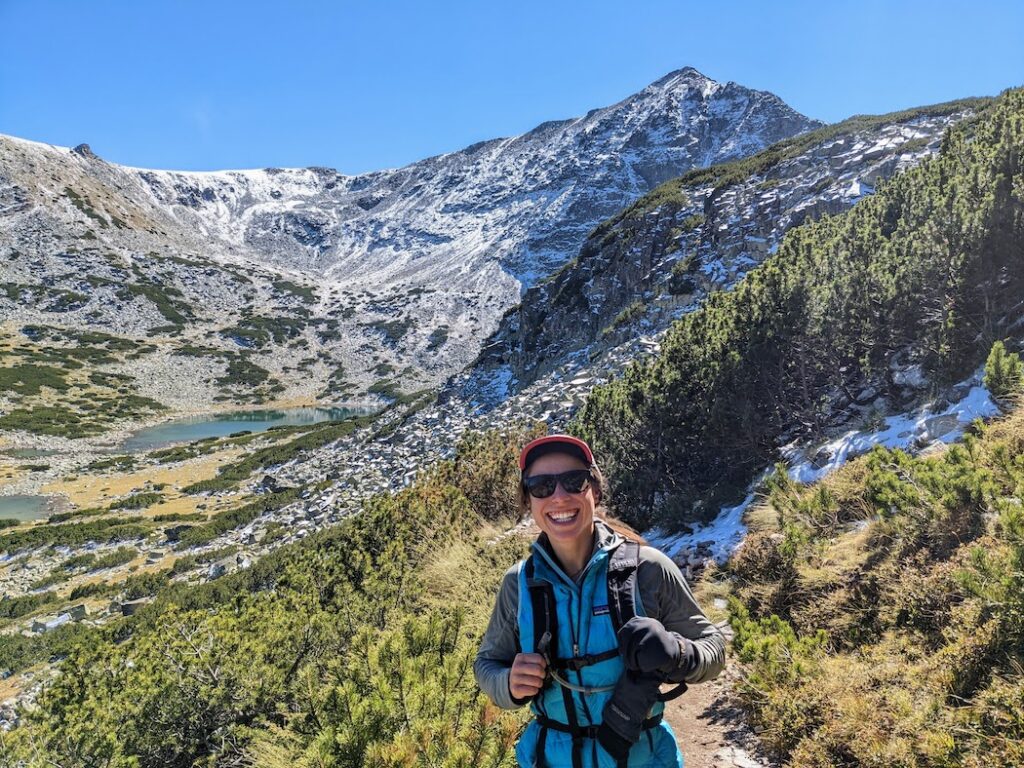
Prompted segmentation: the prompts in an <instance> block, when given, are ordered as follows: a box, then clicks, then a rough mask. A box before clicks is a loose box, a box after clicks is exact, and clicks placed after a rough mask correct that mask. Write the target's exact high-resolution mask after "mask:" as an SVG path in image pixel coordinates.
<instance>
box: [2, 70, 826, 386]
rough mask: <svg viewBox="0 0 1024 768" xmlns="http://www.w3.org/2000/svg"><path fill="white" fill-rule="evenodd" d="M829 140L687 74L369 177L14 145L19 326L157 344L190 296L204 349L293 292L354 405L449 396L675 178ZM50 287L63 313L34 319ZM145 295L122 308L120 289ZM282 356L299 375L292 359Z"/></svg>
mask: <svg viewBox="0 0 1024 768" xmlns="http://www.w3.org/2000/svg"><path fill="white" fill-rule="evenodd" d="M818 125H819V124H818V123H816V122H815V121H812V120H809V119H807V118H805V117H803V116H801V115H799V114H798V113H796V112H794V111H793V110H792V109H790V108H789V107H788V106H786V105H785V104H784V103H782V102H781V101H780V100H779V99H778V98H777V97H775V96H773V95H772V94H770V93H765V92H761V91H753V90H750V89H747V88H743V87H742V86H739V85H736V84H735V83H727V84H721V83H716V82H714V81H712V80H709V79H708V78H706V77H704V76H703V75H701V74H700V73H699V72H697V71H696V70H694V69H683V70H680V71H678V72H673V73H671V74H670V75H667V76H666V77H664V78H662V79H661V80H659V81H657V82H655V83H653V84H651V85H650V86H648V87H647V88H645V89H644V90H642V91H641V92H639V93H637V94H634V95H633V96H630V97H629V98H627V99H625V100H623V101H621V102H619V103H618V104H615V105H613V106H610V107H606V108H603V109H596V110H593V111H591V112H589V113H588V114H587V115H585V116H583V117H579V118H575V119H570V120H563V121H556V122H549V123H544V124H543V125H540V126H538V127H537V128H535V129H534V130H532V131H530V132H529V133H526V134H524V135H522V136H517V137H512V138H505V139H495V140H492V141H486V142H482V143H480V144H476V145H473V146H471V147H468V148H466V149H464V150H462V151H459V152H453V153H450V154H446V155H441V156H438V157H432V158H428V159H426V160H423V161H421V162H417V163H414V164H412V165H410V166H407V167H405V168H400V169H396V170H387V171H380V172H376V173H368V174H362V175H358V176H346V175H343V174H340V173H338V172H336V171H334V170H331V169H327V168H306V169H290V170H284V169H274V168H269V169H263V170H252V171H224V172H212V173H177V172H169V171H155V170H144V169H136V168H127V167H123V166H117V165H114V164H111V163H107V162H105V161H103V160H102V159H101V158H98V157H97V156H96V155H95V154H94V153H93V152H92V151H91V150H90V149H89V148H88V146H87V145H84V144H82V145H79V146H78V147H76V148H75V149H73V150H68V149H62V148H58V147H51V146H48V145H42V144H34V143H32V142H26V141H22V140H18V139H10V138H5V137H0V282H3V283H5V284H9V285H10V286H12V287H11V288H10V289H9V290H6V291H0V318H3V319H15V320H18V321H21V322H33V323H43V324H46V323H52V324H59V325H63V326H69V327H77V328H90V329H102V330H106V331H112V332H115V333H122V334H127V335H134V336H146V335H147V334H149V333H151V332H154V329H159V328H161V327H162V326H166V325H168V321H167V316H168V315H169V314H170V315H171V316H172V318H173V314H172V313H171V312H170V311H168V307H169V306H170V305H169V304H168V303H167V302H164V304H163V311H162V312H161V311H158V310H160V307H159V306H158V305H157V304H156V303H154V302H153V301H152V300H150V298H147V297H151V296H153V295H155V293H156V292H160V291H163V292H164V293H167V292H168V291H170V292H171V299H173V301H172V302H171V303H172V304H174V305H175V306H174V307H171V309H173V311H174V312H178V313H179V314H182V315H184V316H185V319H184V321H183V322H182V323H178V325H179V326H181V325H184V326H186V327H185V330H184V334H185V335H186V336H188V335H189V331H190V330H193V331H196V333H195V334H194V335H196V336H199V335H200V333H199V332H198V331H200V330H201V331H202V333H203V334H205V333H206V332H207V331H213V333H214V334H215V335H216V334H217V333H219V331H220V330H222V329H228V328H231V327H232V326H233V325H234V324H235V323H237V321H238V318H239V316H241V315H243V314H245V313H248V314H249V315H259V316H267V315H272V314H273V313H274V311H275V302H276V301H277V299H276V298H275V294H276V295H280V294H281V291H275V290H274V289H273V287H272V286H273V283H274V282H275V281H276V280H280V278H281V275H282V273H283V274H285V275H287V276H288V279H289V280H292V281H295V282H298V283H300V284H302V285H311V286H313V287H315V288H316V289H317V294H316V298H315V300H314V301H311V302H308V306H306V307H305V309H306V310H308V312H309V313H310V316H309V318H307V319H308V320H309V321H310V322H307V323H306V325H307V326H308V327H310V328H312V326H313V323H314V322H315V321H324V322H329V323H331V325H330V327H329V328H326V330H327V331H328V332H329V334H328V335H329V336H330V337H331V338H330V339H328V340H327V341H326V342H325V341H324V339H323V338H322V337H323V336H324V335H325V334H324V333H321V334H320V336H321V338H317V336H316V335H315V334H314V333H313V332H312V331H311V330H307V331H301V332H299V335H298V336H297V337H295V339H298V338H301V339H302V340H304V341H305V342H306V343H307V344H308V352H307V351H302V352H300V353H291V356H292V357H294V356H295V355H296V354H298V355H299V356H305V357H308V358H317V357H318V353H319V352H320V351H324V352H325V357H324V359H325V360H326V359H329V360H330V364H329V365H326V366H325V368H324V370H323V371H322V372H321V374H322V378H323V380H322V381H320V382H319V383H320V385H326V383H327V382H326V378H327V374H328V373H329V370H328V369H330V370H335V369H337V367H338V366H339V365H340V366H342V367H343V368H344V369H345V371H346V376H347V380H348V382H349V383H350V384H351V385H352V390H351V392H350V393H349V394H357V393H358V392H359V391H360V390H362V391H363V392H365V390H366V388H368V387H370V386H372V385H373V384H375V383H376V384H379V383H380V379H381V374H380V373H379V372H378V373H374V371H380V370H384V371H395V372H399V371H404V370H407V369H408V370H410V371H415V372H416V373H415V374H413V373H411V372H410V373H409V374H407V375H405V376H399V377H397V378H396V380H395V382H393V383H394V384H395V385H396V386H398V387H399V388H405V389H406V390H407V391H408V390H409V389H416V388H421V387H423V386H431V385H437V384H439V383H441V382H443V381H444V380H445V378H447V377H448V376H450V375H451V374H453V373H455V372H456V371H458V370H460V369H461V368H462V367H464V366H465V365H466V364H468V363H469V362H470V361H472V360H473V358H474V357H475V356H476V354H477V352H478V351H479V345H480V341H481V340H482V339H483V338H485V337H486V336H487V335H488V334H490V333H491V332H493V331H494V330H495V329H496V327H497V323H498V320H499V319H500V318H501V316H502V313H503V312H505V311H506V310H507V309H508V308H509V307H510V306H512V305H514V304H515V303H516V302H517V301H518V300H519V297H520V295H521V292H522V291H523V290H525V289H528V288H529V287H531V286H533V285H535V284H536V283H537V282H538V281H539V280H540V279H541V278H543V277H544V276H546V275H547V274H549V273H550V272H551V271H553V270H554V269H557V268H559V267H561V266H562V265H563V264H564V263H565V261H566V260H567V259H568V258H570V257H571V256H573V255H574V254H575V253H576V252H577V251H578V249H579V247H580V245H581V244H582V243H583V241H584V240H585V238H586V236H587V234H588V233H589V232H590V231H591V230H592V229H593V228H594V227H595V226H596V225H597V224H598V223H600V222H601V221H603V220H604V219H606V218H607V217H609V216H611V215H613V214H614V213H616V212H617V211H619V210H621V209H622V208H623V207H624V206H625V205H628V204H629V203H631V202H632V201H634V200H636V199H637V198H638V197H640V196H641V195H643V194H645V193H646V192H648V191H650V190H651V189H652V188H653V187H654V186H656V185H657V184H659V183H660V182H662V181H664V180H666V179H669V178H672V177H674V176H677V175H679V174H680V173H683V172H685V171H687V170H689V169H691V168H695V167H701V166H706V165H709V164H712V163H719V162H722V161H726V160H730V159H734V158H739V157H743V156H747V155H750V154H752V153H754V152H757V151H758V150H760V149H762V148H764V147H765V146H767V145H769V144H771V143H773V142H776V141H778V140H780V139H783V138H786V137H789V136H793V135H795V134H799V133H801V132H804V131H807V130H809V129H813V128H815V127H817V126H818ZM156 257H160V258H162V261H161V262H160V268H159V270H156V271H155V261H154V259H155V258H156ZM174 258H179V259H180V258H185V259H187V260H188V261H190V262H192V263H185V262H182V261H177V262H175V261H169V259H174ZM239 272H242V273H244V274H242V276H241V277H239V275H238V273H239ZM87 275H91V276H93V277H94V279H93V281H92V283H91V284H86V283H84V282H83V279H84V278H85V277H86V276H87ZM247 279H248V281H249V282H246V280H247ZM42 280H49V281H50V282H49V283H48V284H47V285H46V286H45V287H46V288H47V290H48V294H47V295H48V296H49V295H50V294H53V295H55V296H57V297H58V298H59V299H60V300H59V301H50V302H49V303H40V302H39V301H28V300H25V301H21V302H19V301H18V298H19V296H21V297H24V296H25V295H27V294H25V292H24V290H23V288H24V287H25V286H28V287H32V286H38V285H39V284H40V282H41V281H42ZM139 281H142V283H144V284H145V285H148V286H149V287H140V288H137V289H136V290H135V291H134V292H133V293H131V294H130V295H129V294H126V293H125V292H124V291H123V290H122V291H121V293H120V295H121V296H122V298H117V299H116V301H115V300H114V299H115V298H116V297H114V296H113V295H112V292H113V291H115V290H116V289H115V287H114V286H115V284H124V283H126V282H132V283H138V282H139ZM154 283H156V285H155V287H154V285H153V284H154ZM174 291H177V292H179V293H180V294H181V295H180V296H179V295H177V294H175V293H174ZM115 307H116V309H115ZM189 308H190V309H191V311H190V312H189V311H186V309H189ZM53 313H59V317H58V316H55V315H54V314H53ZM289 317H290V318H291V319H292V320H294V318H295V313H294V312H292V313H291V314H290V315H289ZM289 322H291V321H289ZM172 324H173V323H172ZM291 324H292V325H293V326H294V325H295V323H293V322H292V323H291ZM179 330H180V329H179ZM324 330H325V328H324V327H323V326H321V331H324ZM154 334H155V336H157V337H159V336H160V335H161V334H160V333H159V331H156V332H154ZM204 338H205V335H204ZM295 339H293V340H295ZM325 345H326V349H325V348H324V346H325ZM265 349H266V350H267V351H268V354H269V351H271V350H275V349H276V350H278V352H279V355H278V357H279V358H280V359H279V360H278V361H277V363H275V361H274V360H270V359H268V360H265V361H264V364H266V366H267V367H269V368H270V369H272V370H279V369H280V368H281V366H283V365H284V364H285V362H286V358H287V357H288V356H289V355H288V354H287V353H285V352H284V350H283V349H282V348H281V345H279V344H277V341H276V340H275V341H274V342H272V343H269V344H268V345H266V348H265ZM303 349H304V350H305V349H306V348H303ZM314 368H315V366H314ZM413 379H415V380H413ZM309 389H310V391H315V390H316V389H317V387H310V388H309ZM298 394H299V393H298V392H295V393H293V392H291V391H289V392H288V396H292V395H295V396H298Z"/></svg>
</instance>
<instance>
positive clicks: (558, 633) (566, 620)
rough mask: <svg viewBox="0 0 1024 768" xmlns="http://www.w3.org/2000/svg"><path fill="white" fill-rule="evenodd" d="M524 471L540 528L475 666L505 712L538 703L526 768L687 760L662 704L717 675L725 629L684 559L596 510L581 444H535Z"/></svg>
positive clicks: (590, 466) (599, 484)
mask: <svg viewBox="0 0 1024 768" xmlns="http://www.w3.org/2000/svg"><path fill="white" fill-rule="evenodd" d="M519 468H520V470H521V472H522V481H521V484H520V502H521V505H522V510H523V512H524V513H527V512H528V513H529V514H530V515H532V517H533V520H534V522H535V523H536V524H537V527H538V528H540V530H541V533H540V535H539V536H538V537H537V540H536V541H535V542H534V544H533V553H532V554H531V555H530V556H529V557H528V558H526V559H525V560H523V561H521V562H519V563H517V564H516V565H515V566H513V567H512V568H510V569H509V571H508V572H507V573H506V574H505V578H504V580H503V582H502V586H501V591H500V593H499V595H498V599H497V602H496V604H495V607H494V611H493V613H492V614H491V619H490V623H489V624H488V626H487V632H486V633H485V635H484V638H483V641H482V643H481V646H480V650H479V652H478V653H477V658H476V663H475V665H474V672H475V674H476V679H477V682H478V684H479V685H480V687H481V688H482V689H483V690H484V692H486V693H487V695H488V696H490V697H491V699H492V700H493V701H494V702H495V703H496V704H497V705H498V706H500V707H504V708H506V709H512V708H515V707H521V706H523V705H524V704H526V703H527V702H530V704H531V710H532V711H533V714H534V719H533V721H532V722H531V723H530V725H529V726H528V727H527V729H526V731H525V732H524V734H523V736H522V738H521V739H520V741H519V744H518V746H517V748H516V756H517V758H518V760H519V764H520V765H523V766H534V765H539V766H544V765H548V766H573V768H582V767H583V766H595V767H597V766H600V768H610V767H611V766H630V767H631V768H633V767H636V766H653V765H658V766H664V765H677V766H680V767H681V766H682V756H681V754H680V752H679V748H678V745H677V743H676V738H675V735H674V734H673V732H672V729H671V728H670V727H669V726H668V724H667V723H665V722H663V720H662V716H661V715H662V710H663V708H664V704H663V702H664V701H666V700H667V699H668V698H671V697H672V696H673V695H678V694H679V693H681V692H682V691H684V690H685V688H686V683H698V682H703V681H705V680H709V679H711V678H713V677H715V676H717V675H718V673H719V672H720V671H721V669H722V667H723V665H724V662H725V641H724V638H723V637H722V634H721V632H719V630H718V628H717V627H715V626H714V625H713V624H712V623H711V622H709V621H708V620H707V618H706V617H705V616H704V613H703V612H702V611H701V609H700V608H699V607H698V606H697V604H696V602H695V601H694V598H693V595H692V593H691V592H690V588H689V586H688V585H687V584H686V581H685V580H684V579H683V576H682V574H681V573H680V572H679V569H678V568H677V567H676V565H675V564H674V563H673V562H672V561H671V560H669V559H668V558H667V557H666V556H665V555H664V554H663V553H661V552H659V551H658V550H656V549H654V548H653V547H649V546H645V545H643V544H642V542H641V541H640V540H639V538H638V537H637V536H636V534H635V533H634V532H633V531H631V530H629V529H628V528H626V527H625V526H623V525H622V524H621V523H618V522H615V521H612V520H611V519H610V518H609V516H608V514H607V512H606V511H605V510H604V509H603V508H602V507H601V506H600V504H601V500H602V496H603V493H604V480H603V477H602V475H601V471H600V470H599V469H598V467H597V464H596V462H595V461H594V455H593V452H592V451H591V450H590V447H589V446H588V445H587V444H586V443H585V442H583V441H582V440H580V439H578V438H575V437H571V436H569V435H548V436H547V437H542V438H538V439H537V440H533V441H532V442H530V443H528V444H527V445H526V446H525V447H524V448H523V450H522V453H521V454H520V457H519ZM663 683H674V684H677V687H676V688H674V689H673V690H672V691H670V692H669V693H662V692H661V685H662V684H663Z"/></svg>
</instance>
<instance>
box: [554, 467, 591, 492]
mask: <svg viewBox="0 0 1024 768" xmlns="http://www.w3.org/2000/svg"><path fill="white" fill-rule="evenodd" d="M559 479H560V480H561V481H562V487H563V488H565V492H566V493H582V492H583V491H584V490H586V488H587V483H589V482H590V472H588V471H587V470H585V469H577V470H575V471H572V472H563V473H562V476H561V477H560V478H559Z"/></svg>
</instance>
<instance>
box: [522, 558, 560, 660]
mask: <svg viewBox="0 0 1024 768" xmlns="http://www.w3.org/2000/svg"><path fill="white" fill-rule="evenodd" d="M523 567H524V568H525V569H526V589H527V590H528V592H529V594H530V608H531V609H532V610H533V652H534V653H539V654H540V655H541V656H544V657H545V658H546V659H548V662H549V663H550V661H551V658H552V657H554V656H557V655H558V611H557V609H556V606H555V588H554V587H553V586H552V585H551V583H550V582H547V581H543V580H541V579H535V578H533V555H530V557H528V558H527V560H526V565H525V566H523ZM552 649H553V650H552Z"/></svg>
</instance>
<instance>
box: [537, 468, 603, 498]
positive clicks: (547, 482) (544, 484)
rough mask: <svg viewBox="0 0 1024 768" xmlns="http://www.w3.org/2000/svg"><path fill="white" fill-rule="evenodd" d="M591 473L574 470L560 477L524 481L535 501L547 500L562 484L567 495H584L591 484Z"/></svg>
mask: <svg viewBox="0 0 1024 768" xmlns="http://www.w3.org/2000/svg"><path fill="white" fill-rule="evenodd" d="M590 479H591V478H590V471H589V470H586V469H573V470H570V471H568V472H563V473H562V474H560V475H534V476H533V477H527V478H525V479H524V480H523V483H524V484H525V485H526V490H527V492H528V493H529V494H530V495H531V496H533V498H535V499H546V498H547V497H548V496H550V495H551V494H553V493H554V492H555V485H556V484H557V483H561V484H562V487H563V488H564V489H565V492H566V493H582V492H583V491H585V490H586V489H587V487H588V485H589V484H590Z"/></svg>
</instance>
